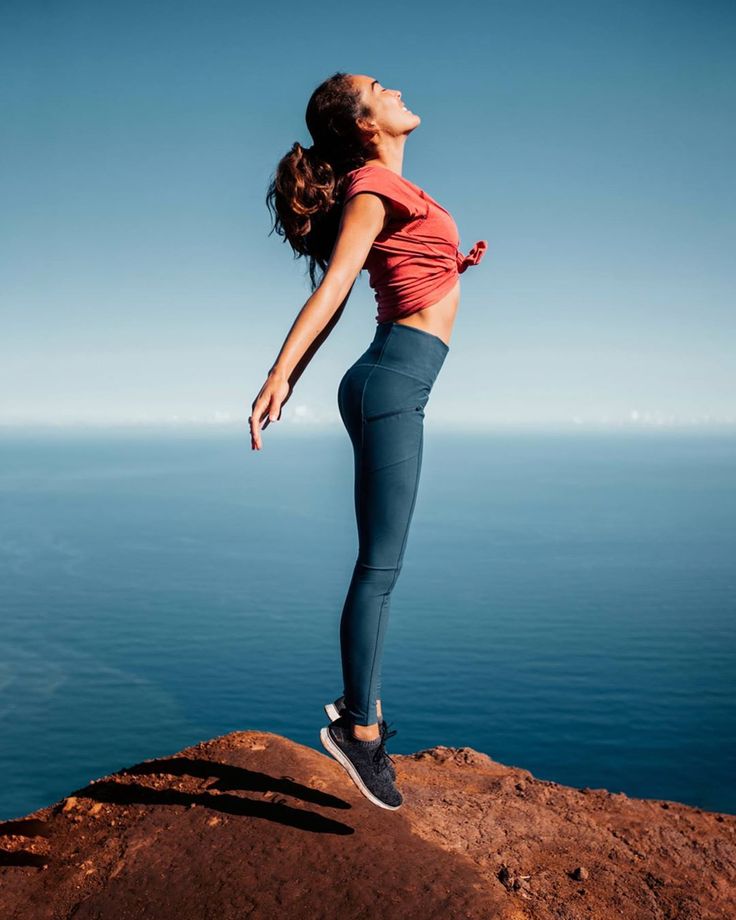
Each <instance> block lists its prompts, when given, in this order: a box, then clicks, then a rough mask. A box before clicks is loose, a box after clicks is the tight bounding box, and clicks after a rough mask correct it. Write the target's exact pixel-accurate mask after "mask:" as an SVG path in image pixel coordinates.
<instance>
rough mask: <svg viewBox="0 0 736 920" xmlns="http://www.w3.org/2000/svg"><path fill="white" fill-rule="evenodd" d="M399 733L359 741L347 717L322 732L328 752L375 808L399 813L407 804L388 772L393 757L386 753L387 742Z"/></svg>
mask: <svg viewBox="0 0 736 920" xmlns="http://www.w3.org/2000/svg"><path fill="white" fill-rule="evenodd" d="M394 734H396V733H395V732H387V733H386V736H385V737H384V736H383V735H380V736H379V737H378V738H376V739H375V740H374V741H359V740H358V739H357V738H354V737H353V732H352V728H351V725H350V722H349V721H348V720H347V719H346V718H345V717H344V716H340V718H338V719H335V721H334V722H331V723H330V724H329V725H325V727H324V728H323V729H322V730H321V731H320V733H319V737H320V741H321V742H322V746H323V747H324V749H325V750H326V751H327V752H328V753H329V754H331V755H332V756H333V757H334V758H335V760H336V761H337V762H338V763H339V764H340V765H341V766H342V767H344V768H345V770H346V771H347V774H348V776H349V777H350V779H352V781H353V782H354V783H355V785H356V786H357V787H358V789H359V790H360V791H361V792H362V793H363V795H364V796H365V797H366V798H367V799H368V800H369V801H370V802H373V804H374V805H378V806H379V807H380V808H388V809H390V810H391V811H395V810H396V809H397V808H399V807H400V806H401V803H402V802H403V801H404V798H403V796H402V795H401V793H400V792H399V790H398V789H397V788H396V786H395V785H394V781H393V778H392V777H391V774H390V773H389V771H388V769H387V764H389V763H390V756H389V754H388V753H387V752H386V747H385V745H386V739H387V738H389V737H390V736H391V735H394Z"/></svg>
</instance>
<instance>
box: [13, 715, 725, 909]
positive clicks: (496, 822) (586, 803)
mask: <svg viewBox="0 0 736 920" xmlns="http://www.w3.org/2000/svg"><path fill="white" fill-rule="evenodd" d="M392 757H393V758H394V762H395V765H396V771H397V783H398V785H399V788H400V789H401V791H402V793H403V795H404V799H405V803H404V805H403V807H402V808H400V809H399V810H398V811H396V812H391V811H386V810H384V809H380V808H376V807H375V806H373V805H372V804H371V803H370V802H368V801H367V800H366V799H365V798H364V797H363V796H362V795H361V794H360V793H359V792H358V791H357V789H356V788H355V786H354V785H353V784H352V782H351V781H350V780H349V779H348V777H347V776H346V774H345V773H344V771H343V770H342V768H341V767H340V766H339V765H338V764H337V763H336V762H335V761H334V760H332V759H331V758H330V757H328V756H327V755H326V754H325V753H323V752H321V751H317V750H314V749H312V748H308V747H305V746H303V745H300V744H295V743H294V742H292V741H289V740H288V739H287V738H283V737H281V736H280V735H275V734H271V733H268V732H256V731H247V732H233V733H230V734H228V735H224V736H223V737H221V738H215V739H213V740H211V741H206V742H203V743H201V744H198V745H195V746H194V747H191V748H187V749H186V750H184V751H181V752H180V753H178V754H175V755H173V756H171V757H164V758H158V759H156V760H150V761H144V762H143V763H140V764H137V765H135V766H133V767H130V768H128V769H124V770H120V771H119V772H117V773H114V774H112V775H110V776H106V777H103V778H101V779H98V780H95V781H92V782H90V784H89V785H88V786H86V787H85V788H83V789H79V790H76V791H75V792H73V793H72V794H70V795H69V796H67V797H66V798H65V799H62V800H61V801H60V802H57V803H55V804H53V805H49V806H48V807H46V808H43V809H41V810H39V811H37V812H35V813H34V814H33V815H29V816H27V817H26V818H21V819H18V820H16V821H6V822H4V823H0V917H2V920H46V918H49V920H69V918H72V917H73V918H74V920H92V918H96V920H128V918H130V920H169V918H172V920H174V918H175V920H189V918H192V920H195V918H196V920H210V918H211V920H231V918H233V920H234V918H238V920H239V918H243V917H254V918H259V920H260V918H264V920H268V918H281V917H284V918H286V917H288V918H292V917H299V918H303V920H312V918H325V920H331V918H338V917H339V918H341V920H352V918H368V920H379V918H384V920H386V918H388V920H394V918H396V920H414V918H416V920H420V918H421V920H428V918H435V917H437V918H439V917H442V918H483V920H490V918H499V920H512V918H513V920H527V918H529V920H542V918H545V920H546V918H558V920H583V918H586V920H587V918H592V920H607V918H614V917H615V918H618V920H627V918H632V920H633V918H637V920H638V918H641V920H704V918H723V920H734V918H736V816H734V815H728V814H717V813H714V812H706V811H703V810H701V809H699V808H693V807H690V806H687V805H681V804H678V803H676V802H666V801H660V800H656V799H632V798H629V797H627V796H626V795H623V794H620V793H619V794H611V793H609V792H607V791H606V790H605V789H588V788H583V789H575V788H570V787H567V786H561V785H559V784H558V783H553V782H546V781H543V780H538V779H535V778H534V777H533V776H532V775H531V774H530V773H529V772H527V771H526V770H522V769H518V768H516V767H509V766H505V765H503V764H500V763H497V762H495V761H493V760H491V759H490V758H489V757H487V756H486V755H485V754H482V753H479V752H477V751H474V750H472V749H471V748H444V747H437V748H432V749H430V750H426V751H420V752H419V753H417V754H412V755H405V756H402V755H392Z"/></svg>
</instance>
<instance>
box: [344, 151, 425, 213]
mask: <svg viewBox="0 0 736 920" xmlns="http://www.w3.org/2000/svg"><path fill="white" fill-rule="evenodd" d="M359 192H374V193H375V194H378V195H383V196H384V197H386V198H389V199H390V200H391V201H392V202H393V204H394V206H395V208H396V210H397V211H398V212H399V215H400V216H402V217H404V218H416V217H425V216H426V214H427V202H426V201H425V200H424V197H423V195H422V194H421V190H420V189H419V187H418V186H416V185H414V183H413V182H410V181H409V180H408V179H405V178H404V177H403V176H400V175H399V174H398V173H395V172H394V171H393V170H392V169H388V168H387V167H386V166H377V165H375V164H373V163H366V164H364V165H363V166H359V167H357V168H356V169H352V170H350V171H349V172H347V173H346V174H345V186H344V196H345V200H346V201H347V200H348V199H349V198H351V197H352V196H353V195H357V194H358V193H359Z"/></svg>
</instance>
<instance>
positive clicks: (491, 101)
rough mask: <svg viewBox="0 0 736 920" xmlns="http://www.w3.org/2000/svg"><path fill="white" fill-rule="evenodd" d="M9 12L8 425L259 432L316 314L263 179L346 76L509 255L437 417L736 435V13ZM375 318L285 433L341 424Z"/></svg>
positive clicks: (5, 51) (481, 299) (363, 320)
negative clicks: (285, 352)
mask: <svg viewBox="0 0 736 920" xmlns="http://www.w3.org/2000/svg"><path fill="white" fill-rule="evenodd" d="M1 17H2V19H1V22H0V61H1V63H0V74H1V76H2V79H1V80H0V100H1V103H2V113H3V134H4V142H3V144H2V150H1V151H0V163H1V165H2V169H1V170H0V174H1V177H0V182H1V183H2V185H1V187H0V193H1V195H2V214H3V220H2V224H1V225H0V267H1V276H0V311H1V313H2V317H1V318H2V330H3V334H2V337H1V339H0V424H3V425H17V424H39V423H40V424H52V425H75V424H95V425H119V424H125V423H130V422H132V423H135V424H140V423H152V424H157V423H166V424H172V423H173V424H186V423H189V422H203V423H206V424H225V425H226V424H235V425H237V424H242V425H244V424H245V419H246V418H247V415H248V414H249V411H250V405H251V403H252V401H253V399H254V398H255V396H256V394H257V392H258V390H259V388H260V386H261V384H262V382H263V379H264V375H265V373H266V372H267V370H268V368H269V367H270V365H271V363H272V361H273V359H274V357H275V355H276V354H277V352H278V350H279V348H280V346H281V343H282V341H283V338H284V336H285V335H286V333H287V331H288V329H289V327H290V325H291V323H292V321H293V319H294V317H295V315H296V313H297V312H298V311H299V309H300V308H301V306H302V305H303V303H304V301H305V300H306V298H307V297H308V295H309V289H308V285H307V278H306V274H305V269H306V266H305V265H303V263H302V262H301V261H295V260H294V259H293V258H292V256H291V254H290V250H289V248H288V247H287V245H286V244H285V243H282V241H281V239H280V238H279V237H278V236H276V234H273V235H271V236H269V235H268V232H269V229H270V223H269V215H268V212H267V209H266V206H265V193H266V189H267V185H268V182H269V180H270V178H271V175H272V172H273V170H274V168H275V166H276V163H277V161H278V159H279V158H280V157H281V156H282V155H283V154H285V153H286V152H287V151H288V149H289V147H290V146H291V144H292V143H293V142H294V141H296V140H299V141H301V142H302V143H305V144H308V143H310V138H309V135H308V133H307V130H306V126H305V124H304V110H305V107H306V103H307V100H308V98H309V95H310V93H311V92H312V90H313V89H314V87H315V86H316V85H317V84H318V83H319V82H321V80H322V79H324V78H325V77H327V76H328V75H329V74H331V73H333V72H334V71H336V70H346V71H350V72H354V73H367V74H371V75H373V76H375V77H376V78H378V79H380V80H381V82H382V83H383V84H384V85H386V86H389V87H393V88H398V89H401V91H402V93H403V96H404V98H405V100H406V101H407V104H408V105H409V106H410V108H411V109H412V110H413V111H415V112H417V113H418V114H419V115H421V117H422V123H421V125H420V126H419V127H418V128H417V129H416V131H415V132H414V133H413V134H412V135H411V136H410V137H409V139H408V142H407V145H406V149H405V156H404V167H403V172H404V175H405V176H406V177H407V178H409V179H411V180H412V181H413V182H416V183H417V184H419V185H421V186H422V187H424V188H426V190H427V191H428V192H429V193H430V194H431V195H432V196H433V197H435V198H436V199H438V200H439V201H440V202H441V203H442V204H443V205H444V206H445V207H447V208H448V209H449V210H450V211H452V213H453V215H454V217H455V219H456V222H457V224H458V227H459V229H460V238H461V248H462V249H463V251H464V252H466V251H467V250H468V248H470V246H471V245H472V244H473V242H475V240H477V239H486V240H488V243H489V250H488V252H487V253H486V255H485V258H484V260H483V262H482V263H481V264H480V265H479V266H477V267H474V268H470V269H469V270H468V271H467V272H466V273H465V274H464V275H463V276H462V301H461V304H460V309H459V312H458V317H457V321H456V325H455V329H454V331H453V337H452V341H451V345H450V353H449V355H448V358H447V360H446V362H445V366H444V367H443V371H442V374H441V377H440V379H439V380H438V382H437V384H436V385H435V389H434V391H433V394H432V405H431V412H432V416H433V419H434V423H435V424H437V425H439V426H443V425H446V426H461V427H469V428H494V427H498V426H507V425H511V426H516V425H518V426H522V427H532V428H533V427H540V426H542V427H544V426H560V427H570V426H572V427H575V426H578V427H579V426H581V425H582V426H586V425H587V426H595V425H603V426H610V425H614V426H617V425H620V424H624V425H628V426H631V425H634V426H636V425H639V426H642V425H654V426H662V425H664V426H670V425H681V424H685V425H696V426H704V425H705V426H707V425H714V424H715V425H718V424H731V425H734V424H736V363H735V362H734V360H733V355H734V353H736V335H735V334H734V333H735V326H736V321H735V318H734V300H735V298H734V287H735V285H734V274H735V271H734V258H733V253H734V249H735V247H734V242H735V240H734V236H735V234H734V219H733V215H734V197H735V196H734V182H733V162H734V161H736V149H735V148H736V144H735V143H734V141H735V133H736V132H735V129H734V119H733V103H734V82H735V81H734V70H735V68H734V56H733V47H734V38H735V37H736V35H735V32H736V30H735V29H734V24H735V21H736V7H734V6H733V4H727V3H718V2H709V3H695V2H689V3H685V2H676V0H670V2H649V0H641V2H633V0H632V2H623V3H622V2H616V3H613V2H596V3H590V2H558V3H554V4H550V3H547V2H527V3H523V4H509V3H499V2H487V3H485V4H478V5H471V6H464V7H452V8H449V7H448V6H447V5H446V4H433V3H432V2H429V3H426V2H423V3H412V2H409V3H404V4H396V3H384V2H377V3H373V4H371V5H370V6H369V7H368V8H366V9H360V8H357V7H354V6H351V5H345V4H343V3H335V2H326V3H324V2H323V3H321V4H319V5H318V6H314V5H311V6H310V5H307V4H291V5H290V4H289V3H288V2H287V3H281V4H278V5H274V4H268V5H266V4H258V3H245V2H239V3H234V2H230V3H224V2H217V0H215V2H208V3H206V4H205V3H188V2H176V3H170V2H157V3H145V4H144V3H138V2H126V3H117V4H111V3H105V2H95V3H92V2H77V0H68V2H65V3H59V4H51V3H38V2H34V0H24V2H12V0H6V2H5V3H4V4H3V6H2V14H1ZM374 316H375V302H374V300H373V292H372V291H371V289H370V288H369V286H368V279H367V275H366V273H364V274H363V276H362V277H361V280H360V281H359V282H358V284H357V285H356V287H355V289H354V291H353V295H352V298H351V301H350V303H349V305H348V307H347V309H346V311H345V314H344V315H343V318H342V319H341V321H340V323H339V324H338V326H337V327H336V329H335V330H334V332H333V333H332V335H331V336H330V338H329V339H328V341H327V342H326V343H325V345H324V346H323V347H322V349H321V350H320V351H319V352H318V354H317V355H316V357H315V358H314V360H313V361H312V363H311V365H310V367H309V368H308V369H307V371H306V372H305V374H304V375H303V376H302V378H301V380H300V381H299V383H298V385H297V388H296V391H295V392H294V394H293V396H292V399H291V400H290V402H289V403H288V404H287V406H286V407H285V410H284V421H282V423H281V424H282V426H283V425H284V424H287V423H289V424H291V425H293V426H296V425H297V424H299V425H302V426H303V425H305V424H311V425H320V424H324V425H339V419H338V415H337V405H336V390H337V384H338V382H339V379H340V377H341V375H342V373H343V372H344V370H345V368H347V367H348V365H349V364H350V363H352V361H353V360H354V359H355V358H356V357H357V356H358V355H359V354H360V353H361V352H362V351H363V350H364V349H365V347H367V345H368V343H369V342H370V340H371V338H372V335H373V331H374V326H375V320H374ZM429 411H430V410H428V412H429ZM294 430H295V429H294Z"/></svg>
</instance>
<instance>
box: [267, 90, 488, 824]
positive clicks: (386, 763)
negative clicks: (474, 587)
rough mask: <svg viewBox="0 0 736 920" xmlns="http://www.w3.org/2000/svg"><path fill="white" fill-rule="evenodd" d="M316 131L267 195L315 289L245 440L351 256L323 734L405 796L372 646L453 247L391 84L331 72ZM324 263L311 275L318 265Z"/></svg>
mask: <svg viewBox="0 0 736 920" xmlns="http://www.w3.org/2000/svg"><path fill="white" fill-rule="evenodd" d="M306 122H307V128H308V129H309V133H310V134H311V136H312V139H313V141H314V145H313V146H312V147H311V148H308V149H304V148H303V147H302V146H301V145H300V144H298V143H296V144H294V145H293V147H292V149H291V151H290V152H289V153H288V154H287V155H286V156H285V157H284V158H283V159H282V160H281V161H280V163H279V164H278V167H277V170H276V175H275V178H274V180H273V181H272V183H271V185H270V186H269V190H268V195H267V198H266V202H267V204H268V206H269V209H270V210H272V211H273V212H275V220H274V229H275V230H276V231H277V232H278V233H279V234H281V235H283V236H284V237H285V238H286V239H288V241H289V243H290V244H291V247H292V249H293V250H294V252H295V253H296V254H297V255H298V256H306V257H307V258H308V260H309V273H310V280H311V287H312V291H313V293H312V295H311V296H310V298H309V299H308V300H307V302H306V303H305V305H304V306H303V307H302V309H301V311H300V312H299V314H298V316H297V318H296V320H295V321H294V323H293V325H292V327H291V330H290V331H289V333H288V335H287V338H286V340H285V341H284V344H283V346H282V347H281V351H280V352H279V354H278V357H277V358H276V361H275V363H274V365H273V367H272V368H271V370H270V372H269V374H268V377H267V379H266V382H265V383H264V384H263V386H262V387H261V390H260V392H259V394H258V396H257V397H256V399H255V400H254V402H253V404H252V415H251V416H250V418H249V422H250V430H251V447H252V449H254V450H261V447H262V442H261V428H263V429H265V428H266V427H267V425H268V424H269V422H273V421H276V420H277V419H278V418H279V417H280V413H281V409H282V407H283V405H284V403H285V402H286V401H287V400H288V398H289V397H290V395H291V392H292V389H293V386H294V384H295V383H296V380H297V379H298V378H299V376H301V373H302V371H303V370H304V368H305V367H306V365H307V364H308V363H309V361H310V360H311V358H312V357H313V355H314V353H315V352H316V350H317V349H318V348H319V346H320V345H321V344H322V342H323V341H324V340H325V338H326V337H327V336H328V335H329V333H330V332H331V330H332V328H333V327H334V325H335V323H336V322H337V320H338V319H339V317H340V315H341V314H342V311H343V309H344V308H345V304H346V303H347V300H348V298H349V296H350V292H351V290H352V287H353V284H354V282H355V279H356V277H357V276H358V274H359V272H360V271H361V270H362V269H363V268H367V269H368V271H369V277H370V284H371V287H372V288H373V289H374V291H375V299H376V302H377V304H378V313H377V315H376V321H377V327H376V333H375V336H374V339H373V341H372V343H371V344H370V345H369V347H368V349H367V350H366V351H365V352H364V353H363V354H362V355H361V356H360V357H359V358H358V359H357V360H356V361H355V362H354V364H353V365H352V366H351V367H350V368H349V369H348V370H347V371H346V373H345V375H344V376H343V378H342V380H341V381H340V385H339V388H338V406H339V410H340V415H341V418H342V421H343V423H344V425H345V427H346V429H347V432H348V435H349V437H350V440H351V443H352V446H353V452H354V459H355V514H356V520H357V525H358V544H359V549H358V558H357V561H356V563H355V567H354V570H353V575H352V579H351V582H350V586H349V589H348V592H347V597H346V599H345V604H344V607H343V610H342V617H341V621H340V647H341V655H342V672H343V674H342V676H343V695H342V696H341V697H339V698H338V699H337V700H335V702H334V703H331V704H328V705H327V706H325V710H326V711H327V714H328V716H329V717H330V719H331V720H332V721H331V723H330V724H329V725H327V726H325V727H324V728H323V729H322V731H321V734H320V739H321V741H322V744H323V746H324V747H325V748H326V750H327V751H328V752H329V753H330V754H331V755H332V756H333V757H334V758H335V759H336V760H337V761H338V763H340V764H341V765H342V766H343V767H344V768H345V770H346V771H347V773H348V775H349V776H350V778H351V779H352V780H353V781H354V782H355V784H356V785H357V787H358V789H360V791H361V792H362V793H363V794H364V795H365V796H366V797H367V798H368V799H369V800H370V801H371V802H373V803H374V804H375V805H378V806H379V807H381V808H387V809H396V808H399V806H400V805H401V803H402V796H401V793H400V792H399V790H398V789H397V788H396V785H395V778H396V774H395V771H394V769H393V766H392V763H391V758H390V757H389V755H388V754H387V752H386V748H385V745H386V740H387V739H388V738H389V737H391V736H393V735H395V734H396V732H395V731H388V728H387V725H386V723H385V721H384V719H383V717H382V712H381V705H380V686H381V659H382V650H383V642H384V636H385V631H386V624H387V620H388V613H389V601H390V597H391V592H392V590H393V588H394V586H395V584H396V580H397V578H398V576H399V572H400V571H401V566H402V561H403V557H404V550H405V548H406V541H407V536H408V532H409V525H410V523H411V519H412V515H413V511H414V505H415V501H416V497H417V488H418V484H419V474H420V469H421V461H422V443H423V440H422V439H423V423H424V410H425V408H426V406H427V402H428V400H429V394H430V391H431V389H432V386H433V384H434V382H435V380H436V378H437V375H438V373H439V371H440V368H441V367H442V364H443V362H444V360H445V357H446V355H447V353H448V351H449V340H450V333H451V330H452V325H453V322H454V319H455V313H456V311H457V308H458V303H459V298H460V283H459V278H458V275H459V274H460V273H462V272H463V271H465V269H466V268H467V267H468V266H469V265H475V264H477V263H478V262H479V261H480V259H481V257H482V256H483V253H484V252H485V249H486V245H487V244H486V242H485V241H484V240H480V241H479V242H478V243H476V244H475V246H474V247H473V248H472V250H471V251H470V253H469V254H468V255H467V256H466V257H464V256H463V255H462V254H461V253H460V251H459V249H458V246H459V238H458V231H457V226H456V225H455V222H454V220H453V219H452V217H451V215H450V214H449V212H448V211H446V210H445V209H444V208H443V207H442V206H441V205H440V204H438V203H437V202H436V201H435V200H434V199H433V198H431V197H430V196H429V195H428V194H427V193H426V192H424V191H423V190H422V189H421V188H419V186H417V185H414V183H412V182H410V181H409V180H407V179H404V177H403V176H402V175H401V169H402V161H403V156H404V145H405V143H406V139H407V137H408V136H409V135H410V134H411V132H412V131H413V130H414V129H415V128H416V127H417V125H419V124H420V123H421V119H420V117H419V116H418V115H416V114H415V113H413V112H411V111H410V110H409V109H408V108H407V107H406V106H405V105H404V103H403V102H402V99H401V93H400V92H399V91H398V90H394V89H387V88H385V87H384V86H383V85H382V84H381V83H380V82H379V81H378V80H376V79H374V78H372V77H370V76H366V75H362V74H346V73H336V74H333V76H331V77H330V78H329V79H328V80H326V81H325V82H324V83H322V84H321V85H320V86H319V87H318V88H317V89H316V90H315V91H314V93H313V94H312V97H311V98H310V100H309V104H308V106H307V112H306ZM316 266H319V268H320V269H321V271H322V277H321V280H320V283H319V285H317V283H316V281H315V268H316Z"/></svg>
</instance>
